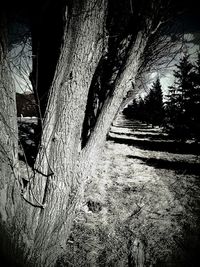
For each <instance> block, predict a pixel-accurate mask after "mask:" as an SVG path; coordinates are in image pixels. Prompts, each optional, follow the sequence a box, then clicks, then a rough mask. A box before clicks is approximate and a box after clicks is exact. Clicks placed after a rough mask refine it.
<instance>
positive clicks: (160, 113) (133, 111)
mask: <svg viewBox="0 0 200 267" xmlns="http://www.w3.org/2000/svg"><path fill="white" fill-rule="evenodd" d="M123 114H124V115H125V116H126V117H127V118H128V119H134V120H140V121H142V122H146V123H149V124H152V125H153V126H155V125H161V124H162V123H163V121H164V117H165V110H164V104H163V93H162V88H161V84H160V80H159V79H157V80H156V81H155V82H154V83H153V85H152V87H151V89H150V91H149V93H148V94H147V96H146V97H145V98H144V99H142V98H140V99H139V100H136V99H134V100H133V102H132V103H131V104H130V105H128V107H126V108H125V109H124V110H123Z"/></svg>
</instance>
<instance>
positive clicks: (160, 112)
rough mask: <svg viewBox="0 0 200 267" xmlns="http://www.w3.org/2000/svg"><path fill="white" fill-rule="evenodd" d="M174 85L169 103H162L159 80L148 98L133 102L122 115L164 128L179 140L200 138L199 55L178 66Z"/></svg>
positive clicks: (168, 96) (169, 94) (168, 99)
mask: <svg viewBox="0 0 200 267" xmlns="http://www.w3.org/2000/svg"><path fill="white" fill-rule="evenodd" d="M174 78H175V81H174V84H173V86H170V87H169V91H168V95H167V96H166V98H167V101H165V102H164V101H163V93H162V88H161V84H160V80H159V79H157V80H156V82H154V83H153V85H152V87H151V89H150V91H149V93H148V94H147V96H146V97H145V98H144V99H142V98H140V99H139V100H133V102H132V103H131V104H130V105H129V106H128V107H127V108H125V109H124V111H123V113H124V115H126V117H127V118H129V119H135V120H140V121H142V122H146V123H148V124H152V126H155V125H159V126H163V127H164V129H165V130H166V131H168V132H169V133H170V134H172V135H173V136H174V137H175V138H178V139H182V140H185V139H188V138H192V139H195V140H199V137H200V53H199V54H198V59H197V61H196V62H194V63H191V61H190V59H189V56H188V55H187V54H186V55H184V56H183V57H182V58H181V59H180V61H179V63H178V64H177V65H176V70H175V71H174Z"/></svg>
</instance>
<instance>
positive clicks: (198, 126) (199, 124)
mask: <svg viewBox="0 0 200 267" xmlns="http://www.w3.org/2000/svg"><path fill="white" fill-rule="evenodd" d="M193 122H194V123H193V128H194V129H193V131H194V135H195V138H196V139H199V137H200V52H199V53H198V59H197V62H196V64H195V73H194V103H193Z"/></svg>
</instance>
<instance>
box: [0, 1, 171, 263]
mask: <svg viewBox="0 0 200 267" xmlns="http://www.w3.org/2000/svg"><path fill="white" fill-rule="evenodd" d="M60 3H61V4H60V6H59V4H58V3H57V4H56V3H51V1H50V2H48V1H45V4H44V5H43V6H42V8H41V10H42V12H43V13H42V15H41V16H39V18H38V20H37V21H36V24H34V25H33V28H32V40H33V44H32V46H33V55H34V57H33V59H34V60H33V72H32V74H31V81H32V84H33V89H34V92H35V95H36V98H37V101H38V107H40V110H39V114H40V121H41V125H40V127H41V139H40V142H39V148H38V154H37V158H36V161H35V164H34V166H31V168H30V166H27V171H26V172H24V171H23V170H22V169H20V168H19V162H18V158H17V145H18V144H17V142H18V138H17V117H16V110H15V88H14V86H13V83H12V81H11V75H10V72H9V68H8V67H7V65H6V64H7V63H6V62H7V55H8V53H7V43H6V32H7V25H6V18H5V19H4V16H3V14H2V16H1V17H0V20H1V21H0V33H1V43H0V44H1V45H0V53H1V54H0V60H1V66H0V71H1V73H0V75H1V80H0V86H1V90H0V94H1V97H0V101H1V106H0V114H1V115H0V116H1V117H0V118H1V120H0V123H1V134H0V162H1V168H0V174H1V183H0V200H1V202H0V214H1V217H0V238H1V251H2V252H3V253H4V255H5V257H7V258H9V259H10V261H11V262H12V263H15V264H19V265H20V266H30V267H31V266H34V267H36V266H54V265H55V263H56V260H57V258H58V257H59V255H61V254H62V251H63V248H64V247H65V243H66V240H67V238H68V237H69V234H70V229H71V226H72V223H73V219H74V217H75V212H76V211H77V209H78V208H79V206H80V204H81V200H82V196H83V192H84V185H85V182H86V180H87V177H88V176H89V174H90V170H91V168H94V167H95V165H96V164H97V162H98V161H97V159H98V157H99V154H100V152H101V149H102V147H103V145H104V142H105V140H106V134H107V133H108V131H109V128H110V125H111V123H112V121H113V119H114V117H115V114H116V113H117V111H118V109H119V107H120V105H121V102H122V100H123V98H124V97H125V96H126V93H127V91H128V90H129V89H130V87H131V84H132V83H133V84H134V83H135V82H136V78H137V76H138V75H139V73H141V69H144V68H145V66H147V63H148V62H149V59H148V56H150V53H151V51H154V52H155V50H154V49H153V48H152V49H151V46H152V44H154V43H155V40H159V38H160V35H159V34H157V32H158V31H159V30H160V28H161V26H163V25H164V24H165V23H166V22H167V21H168V20H169V17H170V16H171V14H172V13H173V12H172V11H173V10H175V8H174V7H173V6H171V3H170V1H169V0H159V1H158V0H154V1H144V0H143V1H141V0H140V1H131V0H127V1H123V4H122V3H121V1H114V0H110V1H107V0H84V1H78V0H75V1H61V2H60ZM51 4H52V6H51ZM56 8H57V9H56ZM55 10H56V11H57V13H56V14H57V15H58V17H57V20H56V19H55V23H56V25H57V26H59V28H55V29H56V30H53V28H52V29H49V28H48V27H50V28H51V25H53V23H54V20H53V19H52V16H51V15H52V14H53V13H52V14H51V12H53V11H55ZM45 11H46V13H45ZM169 14H170V15H169ZM43 15H44V18H43ZM42 19H44V21H43V23H42ZM60 27H61V28H60ZM62 27H63V28H62ZM45 30H46V31H47V32H46V33H45ZM55 31H59V33H58V34H59V40H57V39H56V38H55V37H58V36H52V35H51V36H49V35H50V34H53V33H55ZM45 34H47V36H46V37H49V38H51V39H52V42H53V43H52V44H51V49H52V50H48V49H47V51H45V46H46V45H48V44H47V43H46V40H50V39H48V38H47V39H46V38H44V36H45ZM55 34H56V33H55ZM43 35H44V36H43ZM55 39H56V40H55ZM153 40H154V41H153ZM57 41H59V42H58V43H56V42H57ZM49 45H50V44H49ZM49 51H51V52H52V53H50V54H48V53H49ZM147 51H149V52H147ZM47 52H48V53H47ZM154 56H155V57H156V55H154ZM151 58H152V57H151ZM147 59H148V60H147ZM145 62H146V63H145ZM47 70H48V71H47ZM46 71H47V73H46ZM24 180H25V181H26V183H24Z"/></svg>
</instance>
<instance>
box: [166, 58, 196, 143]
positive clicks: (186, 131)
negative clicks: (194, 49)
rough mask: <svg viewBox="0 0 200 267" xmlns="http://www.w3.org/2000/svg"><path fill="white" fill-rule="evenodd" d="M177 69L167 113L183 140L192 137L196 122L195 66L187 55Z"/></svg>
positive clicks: (169, 96)
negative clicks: (192, 129) (191, 133)
mask: <svg viewBox="0 0 200 267" xmlns="http://www.w3.org/2000/svg"><path fill="white" fill-rule="evenodd" d="M176 67H177V69H176V70H175V71H174V77H175V82H174V85H173V86H171V87H169V95H168V101H167V107H166V111H167V116H168V122H169V123H170V124H171V125H172V126H173V129H174V133H175V134H176V135H177V136H179V137H180V138H181V139H182V138H185V137H186V136H188V135H190V132H191V128H192V124H193V121H194V114H195V111H194V102H195V101H196V100H195V87H194V66H193V65H192V64H191V62H190V61H189V56H188V55H187V54H185V55H184V56H183V58H181V59H180V62H179V64H177V65H176Z"/></svg>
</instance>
